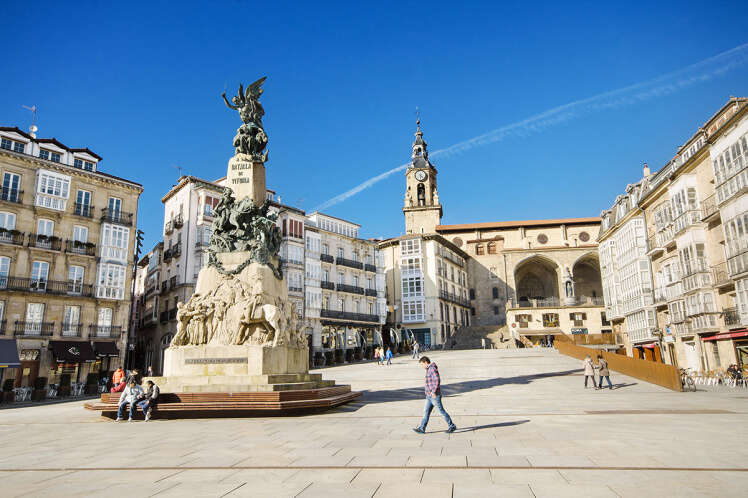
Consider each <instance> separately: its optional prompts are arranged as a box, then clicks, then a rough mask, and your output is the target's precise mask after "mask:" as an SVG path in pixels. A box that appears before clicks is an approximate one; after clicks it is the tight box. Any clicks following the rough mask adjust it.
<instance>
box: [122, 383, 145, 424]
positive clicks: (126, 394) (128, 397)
mask: <svg viewBox="0 0 748 498" xmlns="http://www.w3.org/2000/svg"><path fill="white" fill-rule="evenodd" d="M141 394H143V388H142V387H140V386H139V385H138V383H137V382H135V380H134V379H133V380H130V383H129V384H128V385H127V387H126V388H125V390H124V391H122V394H121V395H120V397H119V407H118V408H117V422H119V421H121V420H122V417H123V416H124V415H125V407H126V406H127V405H128V404H129V405H130V418H129V419H128V421H129V422H132V418H133V416H134V415H135V410H137V409H138V404H137V401H138V398H139V397H140V395H141Z"/></svg>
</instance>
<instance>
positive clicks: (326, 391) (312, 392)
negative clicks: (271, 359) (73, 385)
mask: <svg viewBox="0 0 748 498" xmlns="http://www.w3.org/2000/svg"><path fill="white" fill-rule="evenodd" d="M360 396H361V393H360V392H353V391H351V387H350V386H334V387H322V388H319V389H304V390H298V391H273V392H238V393H223V392H216V393H161V394H160V395H159V397H158V403H157V404H156V407H155V409H154V410H153V413H152V415H153V417H154V418H177V417H189V416H205V417H217V416H238V415H251V414H260V413H262V414H269V413H275V414H281V413H285V412H289V411H298V410H314V409H322V408H331V407H334V406H338V405H341V404H343V403H347V402H349V401H352V400H354V399H356V398H358V397H360ZM119 398H120V393H105V394H102V395H101V399H100V400H99V401H91V402H88V403H85V404H84V405H83V406H84V407H85V408H86V409H88V410H94V411H100V412H101V415H102V416H105V417H109V418H114V417H115V416H116V414H117V408H118V403H119ZM138 415H139V416H142V413H141V412H140V411H138Z"/></svg>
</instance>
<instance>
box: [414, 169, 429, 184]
mask: <svg viewBox="0 0 748 498" xmlns="http://www.w3.org/2000/svg"><path fill="white" fill-rule="evenodd" d="M426 176H427V175H426V172H425V171H423V170H421V171H416V180H418V181H419V182H422V181H424V180H425V179H426Z"/></svg>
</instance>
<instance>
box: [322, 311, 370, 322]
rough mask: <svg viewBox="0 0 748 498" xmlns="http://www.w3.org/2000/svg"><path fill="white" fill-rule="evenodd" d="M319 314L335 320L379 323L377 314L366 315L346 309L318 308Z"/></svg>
mask: <svg viewBox="0 0 748 498" xmlns="http://www.w3.org/2000/svg"><path fill="white" fill-rule="evenodd" d="M319 316H320V317H322V318H334V319H337V320H350V321H354V322H370V323H379V316H377V315H367V314H364V313H349V312H348V311H337V310H326V309H321V310H319Z"/></svg>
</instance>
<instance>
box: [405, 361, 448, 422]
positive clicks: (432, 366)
mask: <svg viewBox="0 0 748 498" xmlns="http://www.w3.org/2000/svg"><path fill="white" fill-rule="evenodd" d="M418 363H419V364H420V365H421V366H422V367H423V368H424V369H426V387H425V392H426V404H425V405H424V407H423V419H422V420H421V425H419V426H418V427H416V428H415V429H413V430H414V431H415V432H417V433H419V434H424V433H425V432H426V426H427V425H428V423H429V417H430V416H431V410H433V409H434V407H435V406H436V408H437V409H438V410H439V413H441V414H442V417H444V421H445V422H446V423H447V433H449V434H451V433H453V432H454V431H455V430H457V426H456V425H455V424H454V422H452V419H451V418H450V416H449V414H448V413H447V411H446V410H445V409H444V406H443V405H442V391H441V377H440V376H439V368H438V367H437V366H436V363H431V360H429V357H428V356H423V357H421V359H420V360H418Z"/></svg>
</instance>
